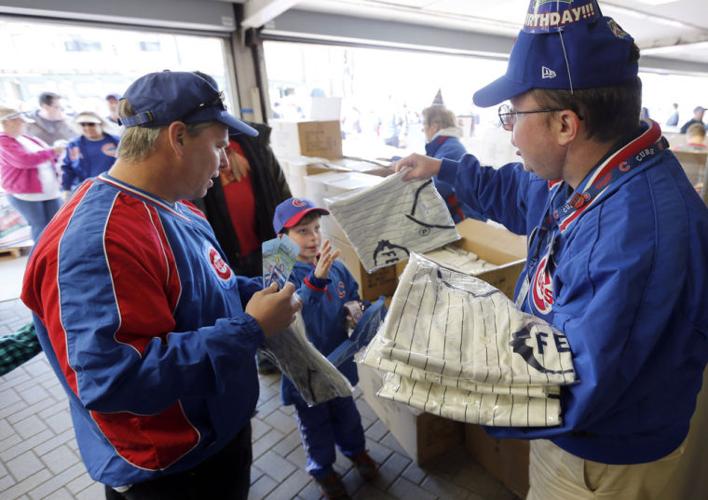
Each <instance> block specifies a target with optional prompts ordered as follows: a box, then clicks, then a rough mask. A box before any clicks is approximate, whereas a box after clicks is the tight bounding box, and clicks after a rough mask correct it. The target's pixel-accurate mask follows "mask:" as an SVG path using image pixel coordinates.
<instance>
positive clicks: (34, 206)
mask: <svg viewBox="0 0 708 500" xmlns="http://www.w3.org/2000/svg"><path fill="white" fill-rule="evenodd" d="M7 199H8V200H9V201H10V205H12V206H13V207H14V208H15V210H17V211H18V212H20V214H21V215H22V217H24V218H25V219H26V220H27V222H28V223H29V225H30V229H31V230H32V239H33V240H34V242H35V243H37V240H39V235H40V234H42V231H43V230H44V228H45V226H46V225H47V224H49V221H50V220H52V217H54V214H55V213H57V212H58V211H59V208H60V207H61V198H55V199H53V200H46V201H27V200H20V199H18V198H15V197H14V196H12V195H11V194H9V193H8V195H7Z"/></svg>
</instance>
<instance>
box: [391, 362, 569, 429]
mask: <svg viewBox="0 0 708 500" xmlns="http://www.w3.org/2000/svg"><path fill="white" fill-rule="evenodd" d="M377 395H378V396H379V397H381V398H385V399H391V400H394V401H399V402H401V403H404V404H406V405H408V406H412V407H413V408H417V409H419V410H423V411H426V412H428V413H432V414H435V415H440V416H441V417H445V418H449V419H452V420H457V421H460V422H467V423H471V424H481V425H490V426H504V427H551V426H555V425H560V424H561V416H560V413H561V407H560V401H559V399H557V398H528V397H525V396H509V395H503V394H480V393H475V392H469V391H463V390H461V389H455V388H452V387H448V386H443V385H436V384H430V383H427V382H420V381H414V380H410V379H408V378H406V377H400V376H398V375H393V374H389V375H388V376H386V377H385V378H384V384H383V386H382V387H381V389H380V390H379V392H378V393H377Z"/></svg>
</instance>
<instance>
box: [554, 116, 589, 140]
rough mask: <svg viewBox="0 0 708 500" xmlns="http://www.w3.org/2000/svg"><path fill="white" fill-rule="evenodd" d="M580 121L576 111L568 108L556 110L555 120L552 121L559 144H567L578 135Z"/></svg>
mask: <svg viewBox="0 0 708 500" xmlns="http://www.w3.org/2000/svg"><path fill="white" fill-rule="evenodd" d="M581 121H582V120H581V119H580V117H579V116H578V115H577V113H575V111H572V110H570V109H564V110H562V111H558V112H556V120H554V121H553V123H554V128H555V132H556V137H557V140H558V144H559V145H561V146H567V145H568V144H570V143H571V142H573V141H574V140H575V139H576V138H577V137H578V136H579V134H580V129H581V127H582V125H581Z"/></svg>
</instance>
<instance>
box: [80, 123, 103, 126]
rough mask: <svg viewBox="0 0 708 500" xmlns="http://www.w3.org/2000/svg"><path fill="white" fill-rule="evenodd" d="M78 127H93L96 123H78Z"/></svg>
mask: <svg viewBox="0 0 708 500" xmlns="http://www.w3.org/2000/svg"><path fill="white" fill-rule="evenodd" d="M79 125H80V126H82V127H95V126H97V125H98V123H79Z"/></svg>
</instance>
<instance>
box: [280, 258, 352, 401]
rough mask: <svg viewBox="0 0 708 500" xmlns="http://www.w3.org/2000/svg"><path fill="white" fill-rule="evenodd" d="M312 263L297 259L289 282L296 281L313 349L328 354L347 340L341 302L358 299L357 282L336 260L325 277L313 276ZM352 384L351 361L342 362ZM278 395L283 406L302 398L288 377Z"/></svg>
mask: <svg viewBox="0 0 708 500" xmlns="http://www.w3.org/2000/svg"><path fill="white" fill-rule="evenodd" d="M314 271H315V266H313V265H312V264H308V263H306V262H300V261H298V262H296V263H295V267H294V268H293V272H292V274H291V275H290V281H292V282H293V283H294V284H295V287H296V288H297V291H298V292H297V293H298V295H299V296H300V298H301V299H302V318H303V320H304V321H305V328H307V338H308V340H309V341H310V342H312V345H314V346H315V348H316V349H317V350H318V351H320V352H321V353H322V354H324V355H325V356H327V355H328V354H329V353H331V352H332V351H334V350H335V349H336V348H337V347H338V346H339V345H340V344H341V343H342V342H344V341H345V340H347V338H348V337H347V324H346V318H347V313H346V309H344V303H345V302H349V301H350V300H359V291H358V290H359V285H358V284H357V282H356V280H355V279H354V276H352V275H351V273H350V272H349V271H348V270H347V268H346V267H344V264H342V263H341V262H339V261H338V260H335V261H334V263H333V264H332V267H331V268H330V270H329V277H328V278H327V279H318V278H315V277H314ZM338 368H339V371H340V372H342V373H343V374H344V376H345V377H347V379H348V380H349V382H350V383H351V384H352V385H356V384H357V382H359V375H358V374H357V371H356V365H355V364H354V360H351V359H350V360H348V361H345V362H344V363H343V364H342V365H341V366H339V367H338ZM280 395H281V398H282V400H283V404H284V405H291V404H294V403H295V402H296V401H302V398H301V397H300V395H299V394H298V392H297V389H295V386H294V385H293V383H292V382H291V381H290V379H289V378H287V377H283V378H282V380H281V384H280Z"/></svg>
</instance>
